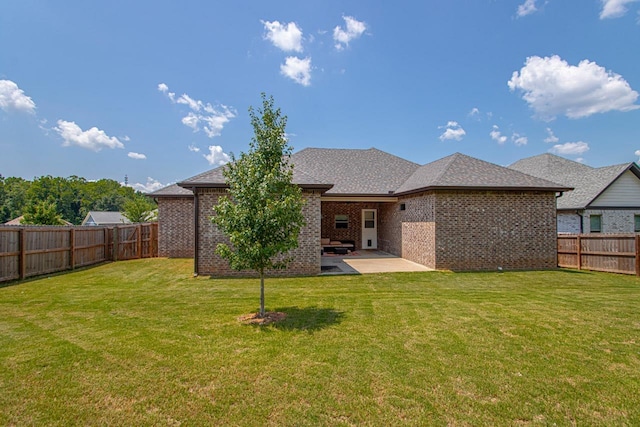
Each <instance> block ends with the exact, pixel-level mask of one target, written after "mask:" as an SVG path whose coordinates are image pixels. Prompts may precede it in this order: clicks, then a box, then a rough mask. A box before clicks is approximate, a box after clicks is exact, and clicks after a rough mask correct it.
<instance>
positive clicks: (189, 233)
mask: <svg viewBox="0 0 640 427" xmlns="http://www.w3.org/2000/svg"><path fill="white" fill-rule="evenodd" d="M193 236H194V234H193V197H179V198H178V197H175V198H174V197H170V198H169V197H159V198H158V256H161V257H170V258H193Z"/></svg>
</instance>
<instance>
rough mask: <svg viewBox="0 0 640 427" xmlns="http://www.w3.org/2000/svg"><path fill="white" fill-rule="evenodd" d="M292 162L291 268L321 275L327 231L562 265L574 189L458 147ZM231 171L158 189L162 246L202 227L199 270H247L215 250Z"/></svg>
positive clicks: (397, 248)
mask: <svg viewBox="0 0 640 427" xmlns="http://www.w3.org/2000/svg"><path fill="white" fill-rule="evenodd" d="M291 161H292V164H293V165H294V174H293V182H294V183H295V184H297V185H299V186H300V187H301V189H302V194H303V197H304V198H305V200H306V204H305V206H304V208H303V214H304V216H305V218H306V221H307V224H306V226H305V227H303V229H302V230H301V233H300V240H299V247H298V248H297V249H294V250H293V251H292V252H291V254H290V255H292V257H293V262H292V263H291V264H290V266H289V268H288V269H287V270H286V272H285V274H318V273H320V264H321V238H325V239H327V238H328V239H330V240H341V241H342V240H350V241H354V242H355V249H356V250H362V249H380V250H383V251H385V252H388V253H391V254H394V255H397V256H401V257H403V258H406V259H408V260H411V261H414V262H417V263H420V264H423V265H425V266H427V267H431V268H435V269H444V270H447V269H449V270H496V269H498V268H499V267H501V268H504V269H539V268H555V267H556V265H557V263H556V256H557V253H556V197H557V196H558V195H559V194H561V193H562V192H563V191H566V190H569V189H570V187H568V186H565V185H559V184H555V183H553V182H550V181H547V180H544V179H541V178H536V177H533V176H530V175H526V174H523V173H521V172H518V171H515V170H512V169H507V168H504V167H501V166H498V165H495V164H492V163H488V162H485V161H482V160H478V159H475V158H472V157H469V156H466V155H463V154H459V153H457V154H453V155H451V156H448V157H445V158H443V159H440V160H438V161H435V162H432V163H429V164H426V165H423V166H421V165H419V164H416V163H413V162H411V161H408V160H405V159H402V158H399V157H396V156H394V155H391V154H389V153H386V152H383V151H380V150H377V149H374V148H371V149H368V150H355V149H322V148H306V149H304V150H302V151H299V152H297V153H295V154H293V155H292V157H291ZM223 168H224V166H221V167H219V168H216V169H213V170H210V171H208V172H205V173H202V174H200V175H196V176H194V177H192V178H189V179H186V180H184V181H182V182H179V183H178V184H177V187H176V186H170V187H167V188H165V189H162V190H159V191H156V192H154V193H151V194H149V196H150V197H154V198H155V199H156V200H157V201H158V210H159V214H158V220H159V239H160V243H159V244H160V245H162V244H163V243H161V242H163V241H164V244H165V245H166V246H165V253H171V251H172V248H171V247H170V246H171V244H170V242H171V241H172V237H171V236H176V235H177V234H176V233H183V234H181V235H183V236H184V235H186V234H187V233H193V234H192V235H193V240H192V242H190V243H191V244H193V248H194V249H193V256H194V266H195V273H197V274H210V275H214V276H232V275H247V274H248V272H236V271H233V270H231V269H230V268H229V266H228V263H227V262H226V261H225V260H224V259H222V258H221V257H219V256H218V255H216V254H215V252H214V251H215V248H216V245H217V244H218V243H219V242H226V241H227V237H226V236H225V235H224V234H223V233H222V232H221V231H220V230H218V229H217V228H216V227H215V226H214V225H213V224H212V223H211V220H210V217H211V216H212V215H213V211H212V207H213V206H214V205H216V204H217V202H218V199H219V198H220V196H222V195H224V194H225V193H226V191H227V190H226V189H227V188H228V186H227V185H226V183H225V180H224V176H223V175H222V170H223ZM178 188H181V189H182V190H178ZM190 227H191V228H190ZM179 230H182V231H179ZM163 233H164V234H165V236H164V237H163ZM186 241H187V240H186V238H185V242H186ZM181 245H182V243H181Z"/></svg>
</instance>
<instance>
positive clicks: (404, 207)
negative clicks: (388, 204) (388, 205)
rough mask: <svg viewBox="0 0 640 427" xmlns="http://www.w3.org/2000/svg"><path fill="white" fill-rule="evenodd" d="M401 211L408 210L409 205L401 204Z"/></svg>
mask: <svg viewBox="0 0 640 427" xmlns="http://www.w3.org/2000/svg"><path fill="white" fill-rule="evenodd" d="M400 210H401V211H404V210H407V205H405V204H404V203H400Z"/></svg>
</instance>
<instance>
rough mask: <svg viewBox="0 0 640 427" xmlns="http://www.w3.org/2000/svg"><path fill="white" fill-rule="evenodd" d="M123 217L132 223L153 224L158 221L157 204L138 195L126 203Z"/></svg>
mask: <svg viewBox="0 0 640 427" xmlns="http://www.w3.org/2000/svg"><path fill="white" fill-rule="evenodd" d="M122 215H124V216H125V217H126V218H127V219H128V220H129V221H131V222H151V221H157V220H158V212H157V211H156V205H155V203H153V202H152V201H151V200H149V199H148V198H147V197H145V196H143V195H142V194H136V195H135V197H134V198H132V199H130V200H128V201H126V202H125V204H124V212H123V213H122Z"/></svg>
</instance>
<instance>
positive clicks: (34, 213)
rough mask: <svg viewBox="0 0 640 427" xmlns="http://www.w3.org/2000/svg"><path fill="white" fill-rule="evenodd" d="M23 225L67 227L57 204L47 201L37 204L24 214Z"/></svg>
mask: <svg viewBox="0 0 640 427" xmlns="http://www.w3.org/2000/svg"><path fill="white" fill-rule="evenodd" d="M21 224H25V225H65V222H64V221H63V220H62V217H61V216H60V214H59V213H58V211H57V209H56V204H55V203H52V202H47V201H41V202H37V203H35V204H33V205H31V206H29V207H28V208H27V209H26V210H25V212H24V218H23V219H22V221H21Z"/></svg>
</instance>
